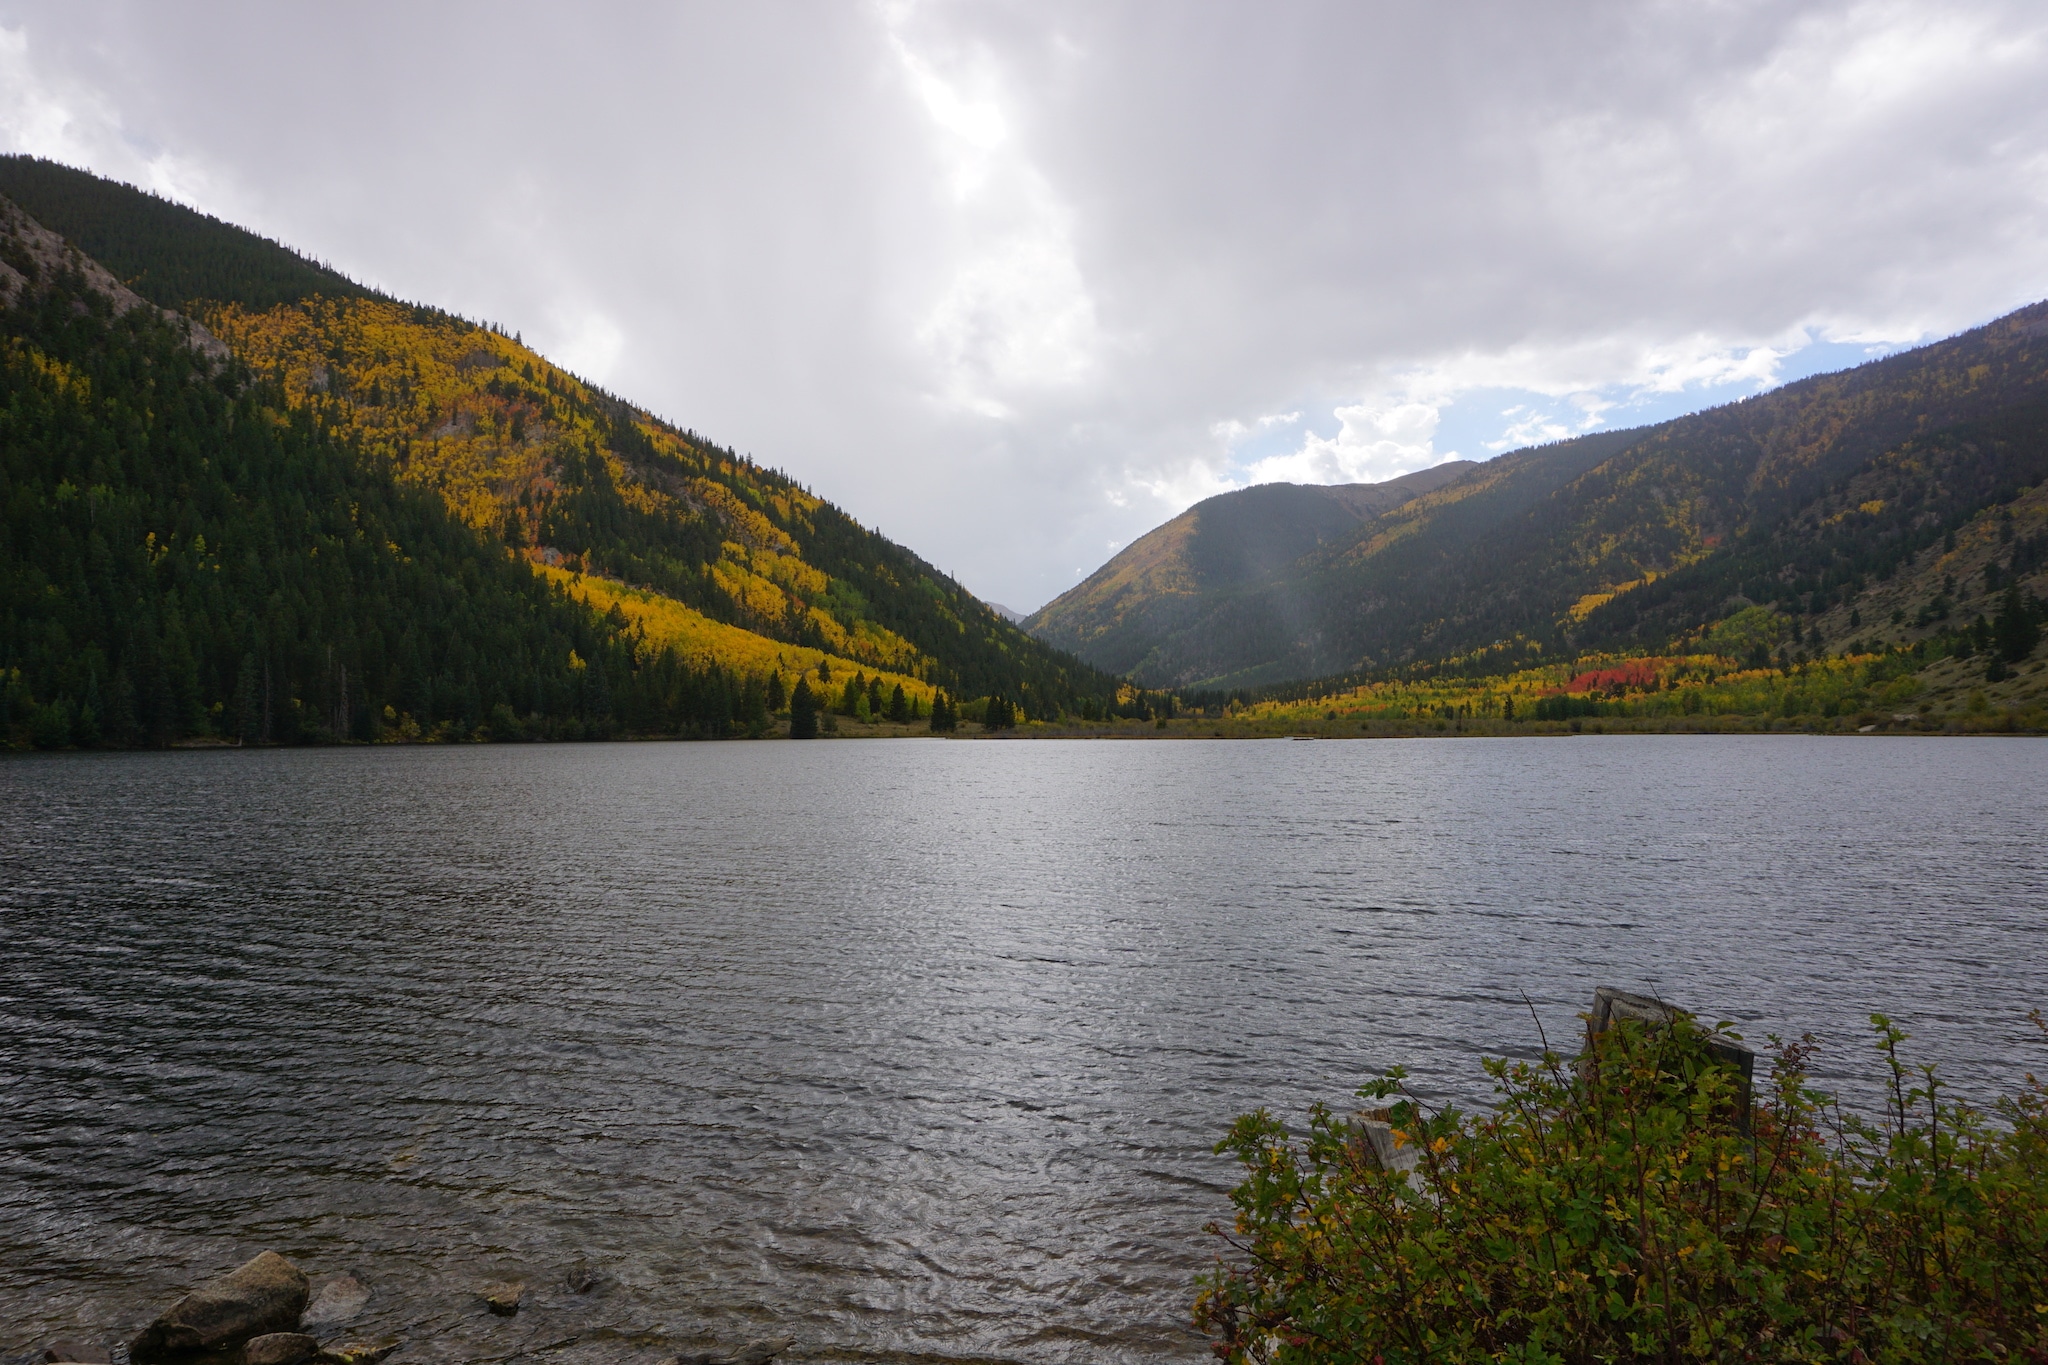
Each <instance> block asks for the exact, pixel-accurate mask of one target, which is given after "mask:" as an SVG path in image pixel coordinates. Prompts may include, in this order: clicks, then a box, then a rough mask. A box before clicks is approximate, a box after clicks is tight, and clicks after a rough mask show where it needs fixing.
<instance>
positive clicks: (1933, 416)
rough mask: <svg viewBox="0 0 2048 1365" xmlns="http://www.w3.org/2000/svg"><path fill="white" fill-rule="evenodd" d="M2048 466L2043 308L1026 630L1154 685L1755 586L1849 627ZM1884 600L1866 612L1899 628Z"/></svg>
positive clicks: (1294, 672) (1416, 648) (1828, 635)
mask: <svg viewBox="0 0 2048 1365" xmlns="http://www.w3.org/2000/svg"><path fill="white" fill-rule="evenodd" d="M2044 476H2048V304H2036V305H2033V306H2030V307H2028V308H2024V309H2021V310H2019V311H2018V312H2015V313H2013V314H2010V315H2009V316H2007V317H2004V318H2001V319H1999V320H1997V321H1996V322H1993V323H1990V324H1988V325H1986V326H1984V327H1980V328H1977V329H1975V330H1973V331H1970V332H1966V333H1963V334H1961V335H1959V336H1956V337H1952V338H1950V339H1948V340H1945V341H1941V342H1937V343H1934V344H1932V345H1929V346H1924V347H1920V348H1918V349H1916V350H1913V351H1909V352H1905V353H1902V354H1899V355H1895V356H1891V357H1887V358H1886V359H1883V360H1879V361H1874V362H1872V363H1870V364H1867V365H1863V366H1859V367H1857V368H1855V369H1853V370H1847V371H1844V372H1841V373H1839V374H1829V375H1820V376H1815V377H1813V378H1810V379H1805V380H1801V381H1799V382H1797V383H1793V384H1788V385H1785V386H1784V387H1782V388H1779V389H1776V390H1773V391H1772V392H1770V393H1768V394H1764V395H1760V396H1757V397H1753V398H1749V399H1745V400H1743V401H1741V402H1738V403H1732V404H1728V405H1726V406H1723V407H1719V408H1714V409H1711V410H1708V411H1705V412H1700V413H1695V414H1692V415H1690V416H1686V417H1681V418H1677V419H1674V420H1672V421H1669V422H1664V423H1660V424H1658V425H1655V426H1650V427H1643V428H1638V429H1635V430H1631V431H1621V432H1604V433H1599V434H1596V435H1591V436H1585V437H1580V438H1578V439H1576V440H1571V441H1564V442H1559V443H1557V444H1555V445H1550V446H1544V447H1539V448H1534V449H1529V450H1523V451H1517V452H1514V453H1512V454H1509V455H1504V456H1502V457H1500V458H1499V459H1495V460H1492V461H1489V462H1487V463H1485V464H1481V465H1478V466H1476V467H1472V468H1468V469H1466V470H1464V471H1463V472H1461V473H1460V474H1458V475H1457V476H1456V477H1455V478H1453V479H1451V480H1450V481H1448V482H1446V483H1445V484H1443V485H1442V486H1441V487H1438V488H1435V489H1433V490H1431V491H1428V492H1426V493H1422V494H1420V495H1419V496H1416V497H1413V498H1410V499H1408V500H1406V501H1404V502H1402V503H1400V504H1399V505H1397V506H1395V507H1393V508H1391V509H1389V510H1386V511H1382V512H1379V513H1378V514H1377V515H1374V516H1371V517H1368V518H1365V519H1363V520H1360V521H1359V522H1357V523H1356V525H1355V526H1353V527H1350V528H1348V529H1340V530H1339V531H1338V532H1337V533H1336V534H1334V535H1331V534H1327V533H1326V528H1327V527H1328V526H1329V525H1330V524H1331V520H1332V519H1331V517H1330V515H1329V514H1328V513H1327V512H1326V511H1324V512H1319V513H1317V514H1315V515H1316V516H1318V517H1320V518H1321V519H1320V520H1315V519H1313V518H1311V517H1310V516H1309V515H1308V514H1307V513H1306V512H1305V511H1304V512H1303V513H1302V515H1303V516H1304V521H1303V529H1302V531H1301V533H1300V537H1301V541H1300V543H1303V544H1307V545H1309V546H1310V548H1308V549H1307V550H1306V551H1305V552H1304V553H1302V554H1301V555H1300V556H1299V557H1297V558H1295V559H1294V560H1292V561H1291V562H1289V563H1287V564H1285V565H1282V566H1280V567H1278V568H1271V567H1270V566H1268V565H1265V564H1261V565H1259V566H1257V567H1256V568H1255V569H1254V570H1253V571H1251V572H1249V573H1247V574H1245V575H1241V576H1240V577H1239V578H1237V579H1235V580H1233V582H1232V584H1231V586H1228V587H1214V588H1212V587H1210V586H1208V585H1207V584H1206V583H1204V582H1202V581H1200V580H1196V579H1191V578H1189V577H1187V576H1185V574H1184V573H1182V572H1181V570H1180V569H1179V568H1178V567H1169V568H1168V569H1166V570H1163V571H1162V572H1161V573H1159V574H1158V575H1156V576H1153V577H1147V576H1145V575H1143V574H1138V575H1135V576H1133V578H1132V581H1131V583H1130V585H1129V587H1128V589H1127V590H1126V591H1125V592H1124V593H1123V594H1122V596H1121V597H1112V598H1109V599H1108V600H1110V601H1112V602H1114V607H1115V610H1114V620H1115V621H1117V622H1129V623H1131V624H1130V627H1129V628H1127V629H1099V628H1098V629H1097V630H1096V631H1095V632H1094V633H1089V632H1088V631H1086V630H1078V629H1074V628H1072V627H1071V626H1068V625H1066V624H1065V620H1071V619H1072V616H1073V612H1074V610H1075V608H1076V606H1077V605H1078V603H1076V602H1072V601H1070V600H1069V599H1074V598H1076V596H1077V594H1078V595H1080V597H1081V599H1082V600H1084V601H1085V600H1090V599H1091V596H1092V599H1093V600H1102V598H1103V596H1104V594H1103V593H1102V592H1101V591H1100V586H1101V585H1098V590H1097V591H1095V592H1094V593H1093V594H1092V595H1091V594H1090V593H1089V592H1087V591H1086V590H1088V589H1089V586H1090V585H1089V584H1083V585H1082V587H1081V588H1080V589H1076V591H1075V593H1070V594H1068V597H1067V598H1063V599H1061V601H1059V602H1055V603H1053V604H1052V605H1051V606H1049V607H1047V608H1046V609H1045V611H1043V612H1041V613H1040V614H1039V616H1038V617H1037V618H1034V620H1033V622H1032V626H1033V629H1034V630H1036V631H1037V632H1038V633H1039V634H1040V635H1041V636H1042V637H1043V638H1046V639H1048V640H1052V641H1054V642H1057V643H1061V644H1063V645H1065V646H1067V647H1069V648H1072V649H1074V650H1075V651H1076V652H1077V653H1079V654H1080V655H1081V656H1082V657H1083V658H1085V659H1088V660H1090V661H1091V662H1094V663H1096V664H1098V665H1099V666H1102V667H1106V668H1129V669H1132V670H1133V674H1134V676H1135V677H1136V678H1137V679H1139V680H1140V681H1143V682H1146V683H1148V684H1150V685H1155V686H1164V685H1177V686H1187V685H1192V684H1206V685H1212V686H1216V685H1229V686H1235V685H1240V684H1246V683H1262V682H1270V681H1277V680H1281V679H1287V678H1309V677H1317V676H1327V675H1335V674H1341V673H1345V672H1348V671H1353V670H1367V669H1375V668H1379V669H1384V668H1388V667H1396V666H1403V665H1411V664H1414V663H1416V662H1418V661H1425V660H1458V659H1461V658H1464V659H1468V660H1471V659H1473V658H1474V657H1475V656H1483V658H1484V659H1486V660H1491V661H1492V662H1491V664H1490V665H1489V666H1493V665H1498V666H1503V667H1505V666H1510V665H1512V664H1514V663H1516V662H1518V661H1523V660H1526V659H1528V658H1532V657H1535V656H1537V655H1552V656H1554V655H1555V654H1557V653H1558V652H1560V651H1570V650H1573V649H1592V648H1598V649H1610V650H1627V649H1655V648H1660V647H1662V646H1664V645H1665V644H1667V643H1669V642H1670V641H1672V640H1674V639H1678V638H1680V637H1684V636H1686V635H1688V634H1692V635H1697V634H1698V633H1699V632H1701V631H1702V630H1704V629H1705V628H1707V627H1708V626H1709V625H1711V624H1712V623H1713V622H1715V621H1717V620H1720V619H1722V618H1724V617H1726V616H1728V615H1729V614H1731V613H1732V612H1734V611H1737V610H1740V609H1742V608H1743V607H1746V606H1749V605H1752V604H1762V605H1768V606H1770V607H1771V608H1772V609H1773V610H1774V611H1776V612H1778V613H1779V614H1781V615H1783V616H1784V617H1786V618H1788V625H1787V627H1786V629H1787V630H1788V632H1789V630H1791V629H1793V628H1797V629H1798V630H1799V631H1800V632H1801V633H1802V636H1804V635H1806V634H1810V633H1812V632H1819V633H1820V635H1821V637H1822V638H1824V639H1829V640H1833V641H1835V642H1837V643H1839V642H1840V641H1841V640H1843V639H1844V638H1846V637H1847V636H1848V635H1849V634H1850V633H1851V632H1853V631H1856V630H1859V629H1862V626H1861V625H1860V624H1852V623H1851V614H1852V613H1854V614H1855V615H1856V616H1857V617H1859V618H1860V617H1865V616H1870V615H1871V613H1870V612H1866V611H1864V610H1863V608H1862V607H1861V605H1859V604H1860V603H1861V602H1862V601H1863V599H1864V598H1865V597H1866V596H1868V595H1870V594H1872V593H1874V592H1875V591H1876V585H1878V584H1880V583H1883V582H1886V581H1888V580H1889V579H1890V578H1891V576H1892V575H1894V574H1895V573H1897V572H1899V571H1901V570H1902V569H1905V568H1908V567H1910V566H1913V565H1918V566H1920V569H1921V570H1922V571H1933V572H1936V573H1937V576H1940V575H1942V574H1947V573H1948V572H1950V571H1949V570H1946V569H1939V570H1926V564H1927V563H1928V562H1929V561H1927V560H1926V559H1925V558H1924V557H1925V555H1926V552H1927V550H1928V548H1929V547H1930V546H1936V545H1942V544H1945V543H1947V538H1948V537H1950V536H1951V535H1959V534H1962V533H1965V532H1968V531H1970V530H1971V528H1973V527H1977V526H1979V525H1980V524H1982V523H1984V522H1986V521H1987V519H1991V520H1996V519H1997V518H1998V517H1999V516H2000V515H2001V514H2002V513H2003V512H2005V511H2014V512H2015V516H2016V517H2017V518H2018V522H2016V523H2015V524H2020V523H2024V522H2025V520H2026V506H2028V505H2030V504H2027V505H2021V504H2020V501H2019V500H2020V499H2021V498H2022V495H2023V493H2024V491H2025V490H2026V489H2028V488H2031V487H2038V486H2039V485H2040V484H2041V483H2042V482H2043V478H2044ZM1247 491H1248V492H1256V491H1258V490H1247ZM1243 496H1244V494H1232V495H1228V497H1232V498H1241V497H1243ZM1276 505H1280V504H1276ZM2015 509H2017V510H2015ZM1172 525H1173V524H1172V523H1170V524H1169V526H1168V527H1163V528H1161V532H1166V531H1169V530H1170V529H1171V527H1172ZM1161 532H1155V533H1154V535H1159V534H1161ZM1147 539H1148V540H1149V539H1150V537H1148V538H1147ZM1167 539H1168V541H1169V542H1171V540H1172V537H1171V536H1169V537H1168V538H1167ZM1144 543H1145V542H1144V541H1141V542H1139V544H1141V545H1142V544H1144ZM1136 548H1137V547H1136V546H1134V547H1133V549H1134V550H1135V549H1136ZM1291 548H1292V546H1291V545H1284V544H1283V548H1282V549H1281V551H1280V553H1281V554H1283V555H1284V553H1285V552H1286V550H1287V549H1291ZM1947 553H1949V552H1948V551H1942V552H1939V553H1938V554H1937V556H1936V558H1937V559H1940V558H1942V557H1944V556H1945V555H1946V554H1947ZM1123 558H1124V557H1123V556H1119V559H1120V560H1121V559H1123ZM1187 559H1188V556H1186V554H1185V553H1181V554H1179V555H1178V557H1175V556H1172V555H1169V556H1167V557H1166V559H1165V560H1164V561H1163V562H1165V563H1168V564H1169V565H1170V566H1179V565H1181V564H1183V563H1185V562H1186V561H1187ZM1134 567H1136V566H1134ZM1116 568H1117V562H1115V561H1113V562H1112V564H1111V565H1110V566H1108V567H1107V568H1105V570H1104V571H1103V574H1102V575H1098V576H1097V578H1098V579H1100V578H1103V576H1104V575H1111V571H1112V570H1114V569H1116ZM1111 576H1112V577H1114V575H1111ZM1090 582H1091V583H1095V582H1096V580H1094V579H1091V580H1090ZM1891 610H1892V609H1891V608H1886V609H1885V610H1884V611H1883V612H1882V615H1881V616H1879V617H1877V618H1875V619H1874V621H1873V623H1872V624H1880V623H1881V624H1883V625H1885V626H1886V627H1887V628H1890V626H1891V622H1890V612H1891ZM1917 614H1918V607H1915V608H1914V609H1913V610H1912V611H1909V612H1907V613H1906V615H1907V616H1908V617H1909V618H1915V619H1917ZM1105 615H1106V614H1105ZM1063 618H1065V619H1063ZM1082 619H1083V620H1084V621H1100V620H1102V619H1104V617H1103V616H1101V615H1098V616H1097V617H1094V618H1087V617H1084V618H1082ZM1901 627H1903V623H1901Z"/></svg>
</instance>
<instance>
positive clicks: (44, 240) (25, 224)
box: [0, 198, 228, 361]
mask: <svg viewBox="0 0 2048 1365" xmlns="http://www.w3.org/2000/svg"><path fill="white" fill-rule="evenodd" d="M66 274H75V275H76V276H77V277H78V279H79V281H80V282H81V283H83V284H84V285H85V287H86V288H88V289H90V290H92V291H93V292H94V293H96V294H99V295H101V296H103V297H104V298H105V299H106V300H107V303H108V304H109V305H110V306H111V307H112V308H113V311H114V316H115V317H120V316H121V315H122V314H124V313H127V312H130V311H131V310H133V309H136V308H144V309H147V310H148V311H150V312H152V313H155V314H157V315H158V316H159V317H162V318H163V319H164V320H165V321H167V322H170V323H171V324H173V325H174V326H177V327H179V328H181V329H183V330H184V332H185V335H186V339H187V341H188V343H189V344H190V345H191V347H192V349H193V350H195V351H198V352H199V353H200V354H201V355H204V356H206V357H207V358H209V359H211V360H215V361H224V360H226V359H227V358H228V348H227V346H226V345H225V344H224V343H223V342H222V341H221V339H220V338H219V337H216V336H215V335H214V334H213V333H211V332H209V331H207V330H206V329H205V328H204V327H202V326H200V325H199V324H198V323H197V322H195V321H193V320H192V319H191V318H188V317H186V316H185V315H184V314H182V313H173V312H172V311H171V310H170V309H168V308H158V307H156V306H155V305H154V304H152V303H150V302H149V301H148V300H147V299H145V298H143V297H142V296H141V295H140V294H137V293H136V292H135V291H134V290H132V289H130V288H129V287H128V286H127V285H125V284H123V283H121V282H120V281H119V280H117V279H115V278H114V277H113V275H112V274H111V273H109V272H108V270H107V269H106V267H105V266H102V265H101V264H100V263H99V262H98V261H95V260H94V259H93V258H92V257H90V256H86V255H83V254H82V253H80V252H79V250H78V249H77V248H76V247H74V246H72V245H71V244H70V243H69V242H67V241H65V240H64V239H63V238H62V237H59V236H58V235H57V234H56V233H54V232H52V231H50V230H49V229H48V228H46V227H44V226H43V225H42V224H41V223H38V222H37V221H36V220H35V219H33V218H31V217H29V216H28V215H27V214H26V213H23V212H22V211H21V209H20V208H19V207H18V206H17V205H15V204H14V202H13V201H12V200H9V199H5V198H0V303H16V302H19V301H20V298H21V296H22V294H23V293H24V292H25V291H28V290H30V289H32V288H33V287H34V286H35V285H36V284H37V283H38V282H40V281H44V280H49V279H53V278H56V277H58V276H61V275H66Z"/></svg>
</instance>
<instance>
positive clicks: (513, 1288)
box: [484, 1280, 526, 1318]
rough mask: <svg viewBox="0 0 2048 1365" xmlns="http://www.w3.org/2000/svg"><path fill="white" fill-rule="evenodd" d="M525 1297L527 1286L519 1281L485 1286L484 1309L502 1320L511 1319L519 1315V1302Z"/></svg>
mask: <svg viewBox="0 0 2048 1365" xmlns="http://www.w3.org/2000/svg"><path fill="white" fill-rule="evenodd" d="M525 1297H526V1286H525V1285H524V1284H522V1283H520V1282H519V1281H517V1280H511V1281H507V1282H506V1283H504V1284H487V1285H485V1286H484V1307H486V1308H488V1309H490V1310H491V1311H492V1312H493V1313H496V1314H497V1315H498V1316H499V1317H501V1318H509V1317H511V1316H512V1315H513V1314H514V1313H517V1312H518V1311H519V1301H520V1300H521V1299H523V1298H525Z"/></svg>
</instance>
